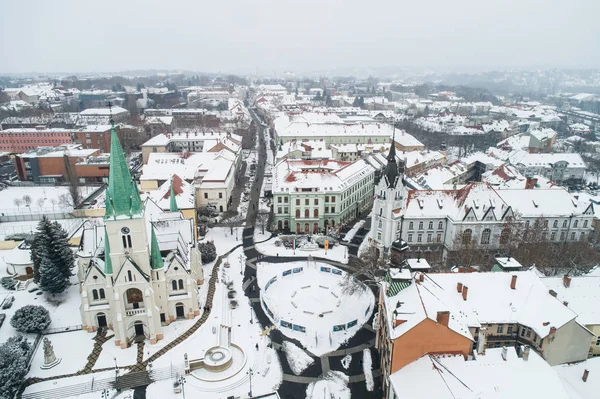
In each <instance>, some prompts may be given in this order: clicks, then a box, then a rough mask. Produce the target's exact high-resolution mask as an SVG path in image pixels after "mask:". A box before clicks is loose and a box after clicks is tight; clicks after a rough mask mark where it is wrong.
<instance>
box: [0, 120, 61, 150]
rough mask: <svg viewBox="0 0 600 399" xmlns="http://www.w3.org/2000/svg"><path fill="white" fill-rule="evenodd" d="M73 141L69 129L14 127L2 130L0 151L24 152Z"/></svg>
mask: <svg viewBox="0 0 600 399" xmlns="http://www.w3.org/2000/svg"><path fill="white" fill-rule="evenodd" d="M72 142H73V131H72V130H69V129H59V128H56V129H48V128H46V127H43V126H38V127H35V128H14V129H7V130H2V131H0V152H15V153H22V152H25V151H28V150H31V149H34V148H37V147H52V146H58V145H61V144H69V143H72Z"/></svg>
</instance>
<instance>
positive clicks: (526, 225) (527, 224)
mask: <svg viewBox="0 0 600 399" xmlns="http://www.w3.org/2000/svg"><path fill="white" fill-rule="evenodd" d="M525 228H526V229H528V228H529V220H528V221H526V222H525Z"/></svg>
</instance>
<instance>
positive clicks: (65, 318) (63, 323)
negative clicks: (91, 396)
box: [0, 268, 87, 356]
mask: <svg viewBox="0 0 600 399" xmlns="http://www.w3.org/2000/svg"><path fill="white" fill-rule="evenodd" d="M3 269H5V268H3ZM71 283H72V285H71V286H70V287H69V288H67V290H66V291H65V292H63V293H62V294H59V295H56V296H52V295H49V294H48V295H47V294H41V295H37V293H38V292H39V291H38V292H28V291H27V290H25V291H7V290H5V289H4V287H0V302H2V301H3V300H4V298H5V297H6V296H8V295H13V296H14V297H15V302H14V303H13V305H12V307H11V308H10V309H3V310H2V313H4V314H6V320H4V324H3V325H2V328H0V343H2V342H6V340H7V339H8V338H10V337H12V336H15V335H17V334H19V333H18V332H17V330H15V329H14V328H13V327H12V326H11V325H10V319H11V317H12V316H13V314H14V313H15V312H16V311H17V310H18V309H19V308H22V307H23V306H25V305H42V306H44V307H45V308H46V309H48V312H50V318H51V319H52V322H51V323H50V326H49V327H48V328H51V329H52V328H58V327H70V326H78V325H80V324H81V314H80V313H79V305H80V303H81V301H80V298H79V285H78V284H77V277H76V276H73V277H71ZM86 356H87V354H86Z"/></svg>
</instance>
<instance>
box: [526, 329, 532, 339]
mask: <svg viewBox="0 0 600 399" xmlns="http://www.w3.org/2000/svg"><path fill="white" fill-rule="evenodd" d="M525 335H526V336H527V338H529V337H531V328H527V334H525Z"/></svg>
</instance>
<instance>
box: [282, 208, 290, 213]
mask: <svg viewBox="0 0 600 399" xmlns="http://www.w3.org/2000/svg"><path fill="white" fill-rule="evenodd" d="M289 211H290V208H288V207H287V206H286V207H284V208H283V213H285V214H287V213H288V212H289Z"/></svg>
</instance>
